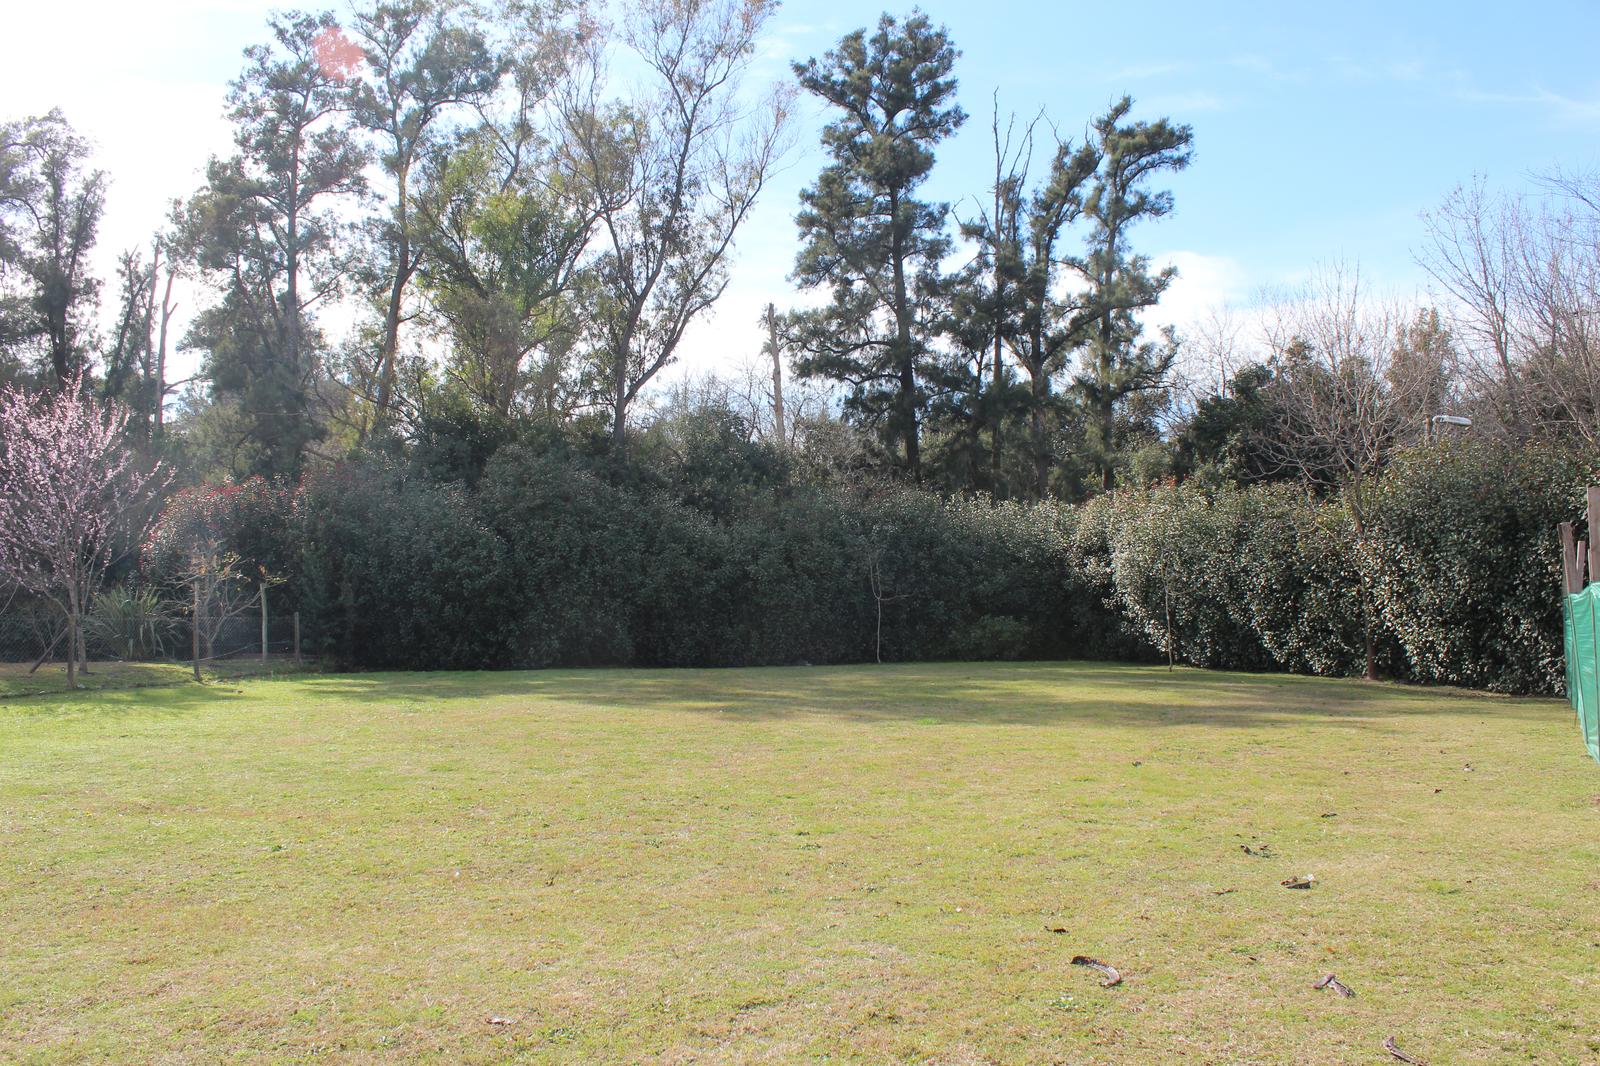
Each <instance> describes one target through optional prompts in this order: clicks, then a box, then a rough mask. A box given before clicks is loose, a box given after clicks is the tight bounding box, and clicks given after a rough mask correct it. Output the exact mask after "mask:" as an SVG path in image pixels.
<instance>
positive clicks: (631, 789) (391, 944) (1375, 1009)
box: [0, 664, 1600, 1066]
mask: <svg viewBox="0 0 1600 1066" xmlns="http://www.w3.org/2000/svg"><path fill="white" fill-rule="evenodd" d="M1244 846H1249V847H1250V848H1251V849H1252V850H1253V851H1257V852H1265V853H1266V854H1265V855H1264V856H1258V855H1252V854H1247V853H1246V851H1245V850H1244ZM1301 874H1313V875H1315V877H1316V878H1317V881H1316V884H1315V886H1314V887H1313V888H1311V889H1310V890H1308V891H1293V890H1289V889H1286V888H1283V887H1280V884H1279V882H1280V881H1282V880H1283V879H1285V878H1289V877H1291V876H1295V875H1301ZM1054 929H1061V930H1065V931H1064V932H1052V930H1054ZM1080 953H1081V954H1087V955H1092V956H1095V957H1097V958H1100V959H1103V960H1105V961H1107V962H1109V963H1111V964H1112V965H1114V966H1116V967H1118V968H1120V970H1121V971H1122V973H1123V975H1124V978H1125V979H1124V981H1123V983H1122V984H1121V985H1120V986H1119V987H1116V988H1102V987H1100V984H1099V976H1098V975H1097V974H1096V973H1095V972H1094V971H1092V970H1089V969H1086V968H1084V967H1076V966H1072V965H1071V964H1070V960H1071V959H1072V957H1073V956H1074V955H1076V954H1080ZM1329 972H1332V973H1336V974H1337V975H1338V977H1339V979H1340V980H1341V981H1343V982H1344V983H1345V984H1347V985H1349V986H1350V987H1351V988H1352V989H1354V991H1355V993H1356V994H1355V997H1354V998H1352V999H1343V998H1340V997H1338V996H1336V995H1335V994H1334V993H1333V992H1331V991H1326V990H1325V991H1315V990H1313V989H1312V988H1311V984H1312V982H1314V981H1316V980H1317V979H1318V978H1320V977H1321V976H1322V975H1324V974H1325V973H1329ZM490 1019H499V1020H502V1021H505V1022H509V1024H493V1023H491V1021H490ZM1389 1036H1393V1037H1394V1038H1395V1039H1396V1040H1397V1041H1398V1043H1399V1046H1400V1047H1401V1048H1402V1049H1404V1050H1405V1051H1407V1052H1409V1053H1410V1054H1412V1055H1413V1056H1415V1057H1417V1058H1419V1059H1423V1060H1426V1061H1428V1062H1430V1063H1434V1064H1436V1066H1437V1064H1442V1063H1459V1062H1483V1063H1503V1062H1511V1061H1530V1060H1532V1061H1549V1062H1583V1063H1592V1062H1595V1061H1597V1059H1600V767H1597V766H1596V765H1594V764H1593V763H1592V762H1590V761H1589V760H1588V758H1587V757H1586V756H1585V755H1584V752H1583V749H1582V746H1581V742H1580V740H1579V737H1578V735H1577V730H1576V727H1575V724H1574V723H1573V721H1572V715H1571V711H1570V710H1569V709H1568V708H1567V706H1566V704H1565V703H1563V702H1560V701H1555V700H1509V699H1499V698H1492V697H1484V696H1476V695H1468V694H1460V693H1447V692H1438V691H1427V690H1420V689H1404V688H1398V687H1390V686H1377V685H1366V684H1361V683H1356V682H1336V681H1322V680H1314V679H1306V678H1288V677H1272V676H1247V675H1239V674H1221V673H1202V672H1198V671H1191V670H1181V671H1179V672H1177V673H1176V674H1168V673H1167V672H1166V671H1165V670H1164V669H1153V668H1145V667H1125V666H1102V665H1088V664H1065V665H982V666H978V665H967V664H957V665H939V666H894V667H860V668H841V669H772V670H737V671H684V672H655V671H595V672H577V671H573V672H549V673H527V674H434V675H379V674H371V675H352V676H320V677H313V676H302V677H298V678H290V679H280V680H260V681H242V682H235V683H229V684H228V685H227V686H225V687H223V686H208V687H205V688H201V687H199V686H175V687H169V688H160V689H158V688H149V689H140V690H133V691H123V692H100V693H92V694H84V695H79V696H74V697H63V696H54V697H45V698H39V699H28V700H6V701H0V1061H4V1062H13V1061H20V1062H106V1063H135V1062H163V1063H167V1062H195V1063H200V1062H205V1063H210V1062H218V1061H228V1062H242V1061H266V1062H299V1061H316V1062H348V1063H357V1062H360V1063H366V1062H374V1061H378V1062H382V1061H394V1062H411V1061H417V1060H424V1061H438V1062H449V1063H457V1062H472V1063H480V1062H482V1063H487V1062H611V1061H626V1062H638V1061H649V1062H672V1063H689V1062H695V1063H707V1062H795V1061H815V1060H826V1061H830V1062H871V1063H879V1062H918V1063H926V1062H936V1063H989V1062H997V1063H1020V1062H1039V1063H1046V1062H1062V1061H1070V1062H1074V1063H1083V1062H1140V1063H1143V1062H1167V1061H1173V1060H1178V1059H1184V1060H1187V1061H1194V1062H1263V1063H1284V1062H1291V1061H1292V1062H1359V1063H1374V1062H1384V1061H1392V1060H1390V1059H1389V1058H1388V1057H1387V1055H1386V1054H1385V1052H1384V1051H1383V1048H1382V1042H1383V1040H1384V1038H1385V1037H1389Z"/></svg>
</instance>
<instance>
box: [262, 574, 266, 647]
mask: <svg viewBox="0 0 1600 1066" xmlns="http://www.w3.org/2000/svg"><path fill="white" fill-rule="evenodd" d="M261 665H262V666H265V665H267V582H266V580H265V579H262V582H261Z"/></svg>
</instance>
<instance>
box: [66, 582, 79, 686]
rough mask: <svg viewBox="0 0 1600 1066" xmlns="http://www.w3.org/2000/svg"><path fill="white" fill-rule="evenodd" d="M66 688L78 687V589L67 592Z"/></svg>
mask: <svg viewBox="0 0 1600 1066" xmlns="http://www.w3.org/2000/svg"><path fill="white" fill-rule="evenodd" d="M67 687H68V688H77V687H78V588H77V586H76V585H74V586H73V587H72V588H70V589H68V590H67Z"/></svg>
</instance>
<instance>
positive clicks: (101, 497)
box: [0, 381, 168, 688]
mask: <svg viewBox="0 0 1600 1066" xmlns="http://www.w3.org/2000/svg"><path fill="white" fill-rule="evenodd" d="M129 415H130V412H129V410H128V409H127V408H125V407H123V406H121V405H120V404H117V403H114V402H108V403H99V402H96V401H95V400H94V399H93V398H92V397H89V396H86V395H84V392H83V389H82V382H81V381H71V382H68V383H67V384H66V386H65V387H64V388H62V389H60V390H59V391H55V392H50V393H45V394H43V395H34V394H30V393H28V392H26V391H24V390H22V389H20V388H17V387H15V386H12V387H8V388H5V389H0V582H6V583H9V584H11V585H13V586H15V587H17V588H19V589H21V590H23V591H25V592H29V593H33V594H35V595H38V596H41V597H44V598H46V599H48V600H49V601H51V602H52V603H54V604H55V605H56V606H57V607H58V608H60V610H61V612H62V614H63V615H64V616H65V618H66V633H65V636H66V640H67V655H66V659H67V684H68V685H69V686H71V687H74V688H76V687H77V684H78V662H79V660H81V659H83V658H84V655H85V653H84V645H83V613H84V611H85V610H86V609H87V607H88V604H89V600H90V597H91V596H92V595H93V593H94V590H95V589H96V587H98V585H99V583H100V580H101V578H102V577H103V576H104V574H105V572H106V568H107V567H109V566H110V565H111V564H112V563H113V562H114V561H115V560H116V557H117V555H118V553H119V552H120V551H121V550H123V549H124V548H125V547H126V546H130V545H133V544H137V543H138V539H139V537H141V536H142V535H143V533H144V526H145V525H146V524H147V523H148V521H149V515H150V510H151V509H150V501H151V498H152V496H153V495H154V494H155V493H156V492H158V491H160V489H161V488H162V487H163V486H164V485H165V484H166V481H167V476H168V475H167V472H166V471H165V470H164V469H162V467H161V465H160V464H159V463H155V464H152V463H150V462H149V461H147V460H146V459H144V458H143V457H141V456H140V455H139V454H137V453H136V452H135V451H133V449H131V448H130V447H128V445H127V441H126V438H125V435H124V430H125V428H126V426H127V423H128V418H129Z"/></svg>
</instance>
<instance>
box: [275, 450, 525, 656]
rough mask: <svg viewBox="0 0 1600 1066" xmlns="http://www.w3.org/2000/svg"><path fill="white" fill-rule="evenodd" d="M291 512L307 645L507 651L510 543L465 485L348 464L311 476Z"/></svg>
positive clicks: (411, 652)
mask: <svg viewBox="0 0 1600 1066" xmlns="http://www.w3.org/2000/svg"><path fill="white" fill-rule="evenodd" d="M295 520H296V528H295V533H296V536H297V537H298V539H299V545H300V550H301V566H300V571H299V573H298V575H297V582H296V584H297V591H298V593H299V599H300V603H301V610H302V612H303V615H304V624H305V627H306V632H307V635H308V636H309V637H310V641H309V643H308V650H309V651H311V652H312V653H313V654H317V653H320V654H325V655H328V656H331V657H332V658H334V659H335V660H336V661H338V662H341V663H345V664H347V665H354V666H363V667H387V668H397V667H398V668H405V669H441V668H443V669H473V668H481V667H488V666H498V665H505V664H507V663H508V662H509V661H510V658H511V657H510V655H509V648H510V646H511V644H510V628H511V622H512V620H513V615H512V612H511V610H510V604H511V601H510V598H509V596H508V595H507V591H506V587H505V583H506V579H507V576H508V574H507V570H506V553H505V549H504V547H503V545H502V544H501V543H500V541H499V540H498V539H497V538H496V537H495V536H494V534H493V533H492V532H491V531H490V530H488V529H487V528H485V527H484V526H483V525H482V524H481V523H480V522H479V521H478V520H477V516H476V514H475V513H474V508H473V505H472V500H471V499H470V498H469V497H468V496H467V495H466V494H465V493H464V492H462V491H460V490H459V489H456V488H453V487H449V486H441V485H437V484H433V483H430V482H427V481H425V480H422V479H420V478H416V477H408V476H407V475H406V474H405V473H404V472H402V471H401V470H399V469H396V468H392V467H388V466H385V465H381V464H378V463H361V464H351V465H346V466H340V467H335V468H333V469H331V470H328V471H325V472H319V473H317V474H315V475H313V476H311V477H308V478H307V480H306V482H305V484H304V485H303V486H302V487H301V489H300V492H299V494H298V496H297V498H296V501H295Z"/></svg>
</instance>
